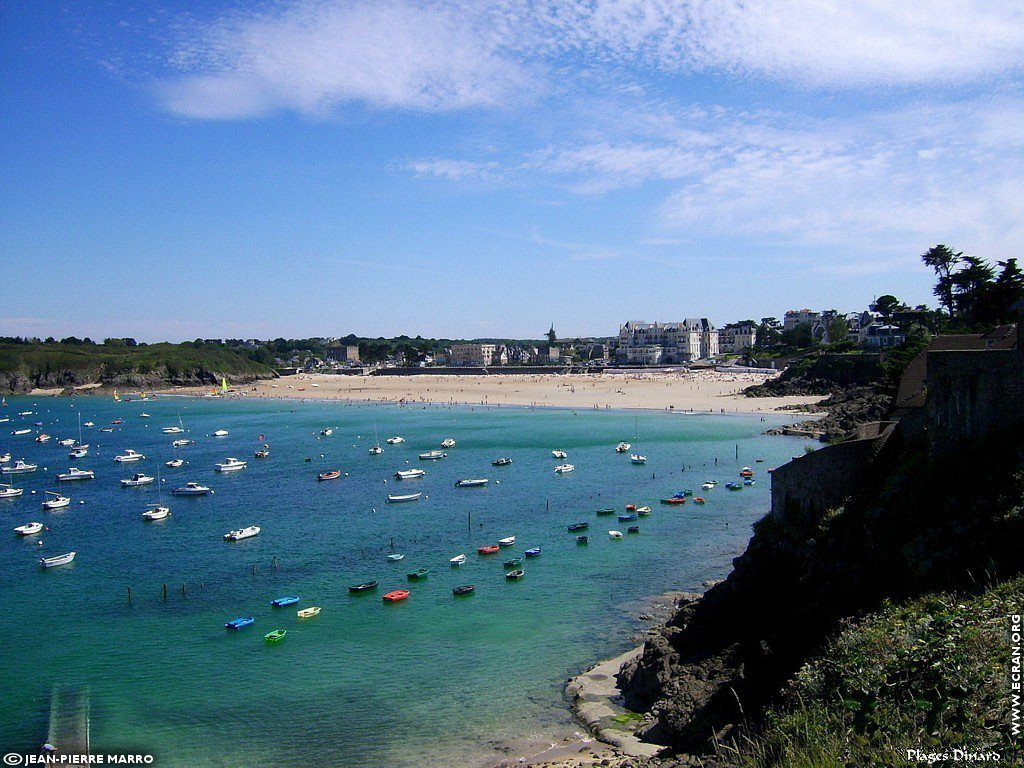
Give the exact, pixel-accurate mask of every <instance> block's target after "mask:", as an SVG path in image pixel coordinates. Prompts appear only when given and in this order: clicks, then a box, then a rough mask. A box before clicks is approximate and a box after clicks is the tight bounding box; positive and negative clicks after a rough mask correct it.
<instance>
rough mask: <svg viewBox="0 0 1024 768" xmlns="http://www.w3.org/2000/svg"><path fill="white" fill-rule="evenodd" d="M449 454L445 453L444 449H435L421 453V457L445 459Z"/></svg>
mask: <svg viewBox="0 0 1024 768" xmlns="http://www.w3.org/2000/svg"><path fill="white" fill-rule="evenodd" d="M447 455H448V454H447V453H445V452H444V451H437V450H434V451H427V452H426V453H421V454H420V458H421V459H426V460H433V459H443V458H445V457H446V456H447Z"/></svg>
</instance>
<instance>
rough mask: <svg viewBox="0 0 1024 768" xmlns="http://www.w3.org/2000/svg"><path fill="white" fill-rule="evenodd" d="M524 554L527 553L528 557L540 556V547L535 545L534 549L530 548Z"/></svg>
mask: <svg viewBox="0 0 1024 768" xmlns="http://www.w3.org/2000/svg"><path fill="white" fill-rule="evenodd" d="M523 554H524V555H526V556H527V557H540V547H534V548H533V549H528V550H526V551H525V552H524V553H523Z"/></svg>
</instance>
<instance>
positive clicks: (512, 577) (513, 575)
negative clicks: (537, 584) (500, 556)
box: [505, 568, 526, 581]
mask: <svg viewBox="0 0 1024 768" xmlns="http://www.w3.org/2000/svg"><path fill="white" fill-rule="evenodd" d="M525 575H526V571H524V570H523V569H522V568H519V569H518V570H515V571H509V572H508V573H506V574H505V578H506V579H508V580H509V581H519V580H520V579H521V578H523V576H525Z"/></svg>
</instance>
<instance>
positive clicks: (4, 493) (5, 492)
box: [0, 483, 25, 499]
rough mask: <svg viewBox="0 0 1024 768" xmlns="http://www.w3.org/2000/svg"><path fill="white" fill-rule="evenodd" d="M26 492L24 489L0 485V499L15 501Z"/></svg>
mask: <svg viewBox="0 0 1024 768" xmlns="http://www.w3.org/2000/svg"><path fill="white" fill-rule="evenodd" d="M24 492H25V489H24V488H15V487H14V486H13V485H7V484H6V483H5V484H2V485H0V499H14V498H17V497H18V496H21V494H23V493H24Z"/></svg>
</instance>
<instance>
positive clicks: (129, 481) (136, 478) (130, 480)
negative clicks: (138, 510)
mask: <svg viewBox="0 0 1024 768" xmlns="http://www.w3.org/2000/svg"><path fill="white" fill-rule="evenodd" d="M154 480H156V478H155V477H153V476H152V475H144V474H142V473H141V472H136V473H135V474H134V475H132V476H131V477H127V478H124V479H123V480H121V487H122V488H138V487H139V486H140V485H149V484H150V483H152V482H153V481H154Z"/></svg>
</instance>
